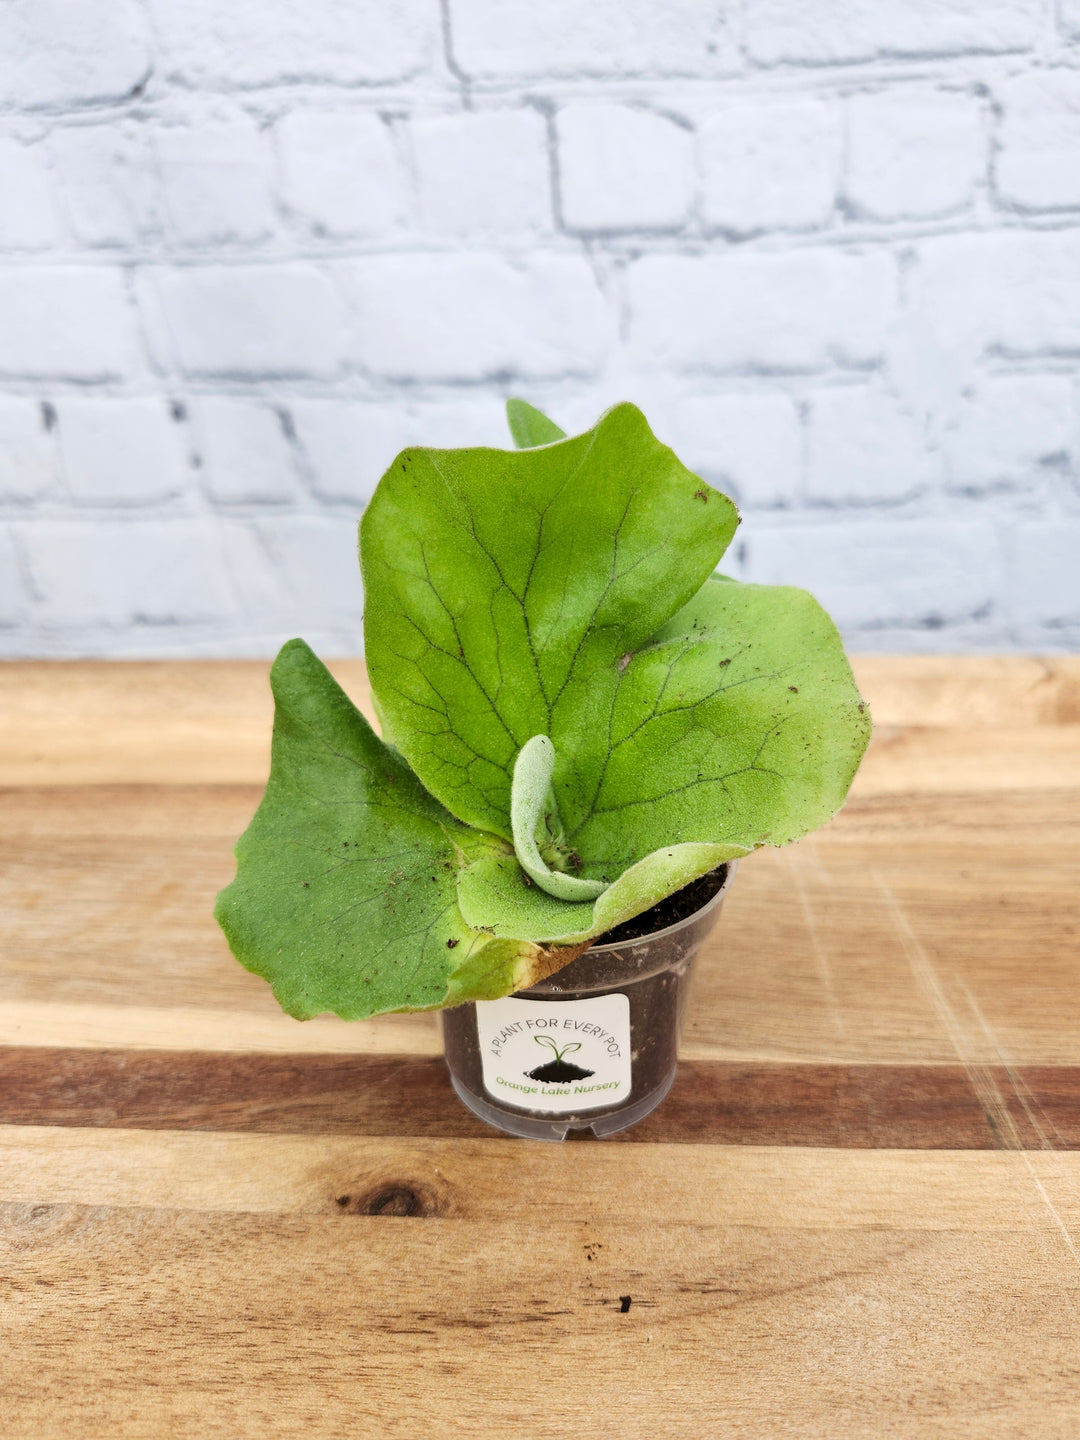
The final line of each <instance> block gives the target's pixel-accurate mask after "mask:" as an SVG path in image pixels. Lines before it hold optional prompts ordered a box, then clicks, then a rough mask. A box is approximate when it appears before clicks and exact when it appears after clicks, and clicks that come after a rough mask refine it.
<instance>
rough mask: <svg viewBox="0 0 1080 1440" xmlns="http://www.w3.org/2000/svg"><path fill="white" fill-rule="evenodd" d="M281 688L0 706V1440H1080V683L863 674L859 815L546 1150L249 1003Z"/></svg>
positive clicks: (791, 878) (163, 667)
mask: <svg viewBox="0 0 1080 1440" xmlns="http://www.w3.org/2000/svg"><path fill="white" fill-rule="evenodd" d="M333 668H334V669H335V673H337V674H338V675H339V678H341V679H342V681H343V683H344V684H345V686H346V688H347V689H348V690H349V691H350V693H352V694H353V695H354V696H355V697H357V698H358V699H359V700H360V701H361V703H362V704H366V687H365V681H364V676H363V667H362V666H361V665H360V664H359V662H356V661H343V662H340V663H338V664H335V666H334V667H333ZM266 671H267V666H266V664H265V663H263V662H258V663H256V662H251V663H242V664H236V663H233V662H228V663H224V662H197V663H190V664H188V663H184V664H174V663H142V662H139V663H131V664H108V665H96V664H90V663H83V662H50V663H48V664H32V663H21V662H19V663H11V664H7V665H0V787H6V788H2V789H0V886H2V887H3V889H2V893H3V894H4V897H5V904H4V909H3V913H2V914H0V1047H5V1048H0V1252H2V1254H3V1262H2V1264H0V1331H2V1338H3V1343H2V1344H0V1391H2V1393H3V1396H4V1409H3V1433H4V1435H5V1437H7V1436H8V1435H10V1436H12V1437H14V1440H45V1437H50V1440H51V1437H52V1436H61V1435H62V1436H65V1437H72V1440H82V1437H86V1440H100V1437H103V1436H108V1437H110V1440H112V1437H118V1440H126V1437H133V1440H134V1437H137V1440H157V1437H159V1436H160V1437H168V1440H187V1437H189V1436H190V1437H192V1440H204V1437H210V1440H213V1437H217V1436H221V1437H228V1440H234V1437H248V1436H251V1437H258V1440H266V1437H277V1436H281V1437H288V1440H292V1437H294V1436H297V1435H304V1436H305V1437H313V1440H322V1437H324V1436H325V1437H331V1436H333V1437H338V1436H341V1435H343V1434H344V1435H359V1436H368V1435H372V1436H374V1435H379V1436H385V1437H389V1440H417V1437H421V1436H422V1437H426V1436H429V1435H437V1436H440V1437H442V1436H447V1437H451V1440H457V1437H462V1440H464V1437H466V1436H467V1437H469V1440H495V1437H499V1440H507V1437H511V1440H517V1437H522V1440H547V1437H549V1436H550V1437H554V1440H560V1437H564V1436H565V1437H571V1436H573V1437H580V1436H582V1435H584V1434H595V1435H600V1436H607V1435H617V1436H623V1435H627V1436H637V1435H640V1434H646V1435H650V1436H654V1435H655V1436H663V1437H665V1440H666V1437H669V1436H670V1437H673V1440H683V1437H687V1440H689V1437H693V1440H702V1437H705V1440H711V1437H712V1436H721V1435H722V1436H724V1437H725V1440H728V1437H734V1440H743V1437H746V1440H762V1437H769V1440H771V1437H773V1436H776V1437H800V1440H839V1437H843V1440H847V1437H849V1436H850V1437H853V1440H877V1437H905V1440H906V1437H911V1440H926V1437H936V1436H941V1437H955V1436H963V1437H964V1440H969V1437H971V1440H1027V1437H1029V1436H1030V1437H1036V1436H1037V1437H1038V1440H1058V1437H1060V1440H1073V1437H1074V1436H1075V1435H1076V1434H1077V1433H1078V1432H1080V1387H1078V1384H1077V1362H1076V1355H1077V1353H1078V1344H1080V1051H1078V1046H1077V1038H1076V1037H1077V1034H1078V1033H1080V1014H1078V996H1080V985H1078V979H1080V976H1078V969H1080V965H1078V959H1080V885H1078V884H1077V877H1078V874H1080V659H1078V658H1076V657H1072V658H1069V657H1059V658H1052V659H1045V660H1044V659H1034V658H1030V657H980V658H974V657H968V658H964V657H929V658H917V659H896V658H892V657H873V656H868V657H860V658H859V659H857V661H856V671H857V674H858V677H859V680H860V684H861V685H862V686H863V689H864V693H866V694H867V696H868V698H869V699H870V701H871V705H872V708H873V710H874V714H875V721H876V725H877V731H876V736H875V740H874V744H873V747H872V750H871V752H870V755H869V756H868V759H867V761H866V764H865V766H864V768H863V771H862V772H861V774H860V777H859V779H858V782H857V784H856V787H855V790H854V792H853V796H852V799H851V801H850V803H849V804H848V806H847V807H846V808H845V810H844V811H843V812H842V813H841V814H840V815H839V816H838V817H837V818H836V819H835V820H834V821H833V822H832V823H831V824H830V825H829V826H828V827H826V828H825V829H824V830H823V831H821V832H819V833H818V834H817V835H815V836H813V837H812V838H810V839H808V840H807V841H805V842H803V843H802V844H800V845H798V846H794V847H790V848H789V849H787V850H785V851H782V852H761V853H759V854H757V855H755V856H753V857H751V858H750V859H749V860H748V861H747V862H745V863H744V864H743V865H742V866H741V868H740V873H739V878H738V881H737V883H736V885H735V887H734V889H733V891H732V894H731V896H730V898H729V900H728V901H727V902H726V905H725V909H724V914H723V917H722V921H721V924H720V926H719V928H718V929H717V931H716V933H715V936H714V938H713V940H712V941H711V942H710V944H709V946H708V947H707V948H706V950H705V952H704V953H703V955H702V957H701V962H700V964H699V966H698V972H697V975H696V980H695V989H694V993H693V996H692V1000H691V1010H690V1015H689V1022H688V1026H687V1031H686V1035H685V1041H684V1045H683V1055H684V1059H683V1062H682V1064H681V1067H680V1074H679V1079H678V1081H677V1083H676V1086H675V1088H674V1089H673V1091H672V1093H671V1095H670V1096H669V1097H668V1099H667V1101H666V1102H665V1104H664V1106H663V1107H662V1108H661V1109H660V1110H659V1111H657V1112H656V1113H655V1114H654V1115H653V1116H651V1117H649V1118H648V1119H647V1120H646V1121H644V1122H643V1123H642V1124H641V1125H640V1126H638V1127H636V1128H635V1129H633V1130H631V1131H629V1132H627V1133H626V1134H625V1135H624V1136H622V1137H621V1138H620V1140H618V1141H616V1143H609V1142H604V1143H599V1142H591V1141H586V1142H584V1143H576V1144H568V1145H562V1146H555V1145H547V1146H545V1145H540V1144H530V1143H528V1142H524V1141H510V1140H506V1139H504V1138H501V1137H499V1136H498V1135H497V1134H496V1133H495V1132H493V1131H491V1130H489V1129H487V1128H486V1127H484V1126H482V1125H481V1124H480V1123H479V1122H477V1121H476V1120H474V1119H473V1117H471V1116H470V1115H469V1114H468V1113H467V1112H465V1111H464V1110H463V1109H462V1108H461V1107H460V1105H459V1104H458V1103H457V1102H456V1100H455V1099H454V1098H453V1097H452V1095H451V1094H450V1092H449V1089H448V1086H447V1082H446V1077H445V1072H444V1069H443V1065H442V1062H441V1060H440V1059H439V1058H438V1048H439V1045H438V1035H437V1031H436V1028H435V1022H434V1020H433V1019H432V1017H430V1016H390V1017H383V1018H380V1019H379V1020H376V1021H372V1022H367V1023H365V1024H357V1025H346V1024H344V1023H343V1022H341V1021H338V1020H335V1019H334V1018H333V1017H322V1018H320V1019H318V1020H315V1021H312V1022H309V1023H307V1024H304V1025H301V1024H298V1023H297V1022H295V1021H292V1020H290V1019H289V1018H288V1017H286V1016H283V1015H282V1014H281V1013H280V1012H279V1011H278V1010H277V1008H276V1006H275V1005H274V1003H273V1000H272V997H271V996H270V994H269V991H268V989H267V987H266V986H265V985H264V984H263V983H262V982H261V981H259V980H258V979H256V978H255V977H254V976H251V975H249V974H247V973H246V972H244V971H243V970H241V969H240V967H239V966H237V965H236V964H235V963H234V962H233V961H232V959H231V957H230V956H229V954H228V951H227V948H226V947H225V944H224V942H223V940H222V938H221V936H220V934H219V933H218V931H217V929H216V927H215V926H214V924H213V921H212V919H211V914H210V911H211V906H212V902H213V897H214V894H215V892H216V891H217V889H218V888H219V887H220V886H221V885H222V884H224V883H226V881H227V880H228V879H229V878H230V877H231V874H232V863H233V862H232V856H231V848H232V844H233V841H234V840H235V838H236V836H237V835H238V834H239V832H240V831H241V830H242V829H243V827H244V825H245V824H246V822H247V820H248V818H249V817H250V815H251V813H252V811H253V810H254V807H255V805H256V804H257V801H258V797H259V794H260V791H261V785H262V782H263V780H264V779H265V772H266V763H267V744H268V738H269V724H270V700H269V692H268V688H267V685H266ZM627 1301H629V1304H627Z"/></svg>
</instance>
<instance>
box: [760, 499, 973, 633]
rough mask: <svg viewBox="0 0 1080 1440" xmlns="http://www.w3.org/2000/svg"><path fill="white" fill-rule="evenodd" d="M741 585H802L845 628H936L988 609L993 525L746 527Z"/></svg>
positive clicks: (913, 523) (869, 523) (937, 522)
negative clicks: (893, 626) (886, 626)
mask: <svg viewBox="0 0 1080 1440" xmlns="http://www.w3.org/2000/svg"><path fill="white" fill-rule="evenodd" d="M742 536H743V541H744V544H745V546H746V572H745V576H744V578H745V579H747V580H753V581H756V582H757V583H759V584H765V585H801V586H803V587H804V588H805V589H807V590H809V591H810V592H811V593H812V594H813V595H815V596H816V597H817V599H818V600H820V601H821V603H822V604H823V605H824V606H825V608H826V610H828V612H829V614H830V615H831V616H832V617H833V619H834V620H835V621H836V622H837V624H838V625H840V626H841V627H843V628H845V629H850V630H860V629H861V630H865V629H868V628H873V627H875V626H884V625H907V626H911V627H913V628H915V627H920V628H924V629H937V628H940V627H941V626H943V625H946V624H949V623H950V622H953V623H955V622H957V621H962V620H965V619H967V618H968V617H970V616H972V615H976V614H978V613H980V612H982V611H985V610H986V609H988V608H989V607H990V606H991V605H992V604H993V602H994V597H995V596H996V594H997V593H998V590H999V585H1000V557H999V553H998V542H997V537H996V535H995V532H994V528H993V526H992V525H990V524H989V523H988V522H986V521H984V520H970V521H967V520H956V519H935V520H896V521H892V522H890V523H889V524H884V523H882V522H881V521H869V520H868V521H862V522H859V521H855V520H851V519H848V518H839V517H838V518H837V519H836V520H834V521H832V522H831V523H830V524H827V525H788V526H786V527H784V528H783V529H781V528H775V529H772V528H770V529H765V528H756V529H755V528H753V527H752V526H751V525H750V524H749V523H748V524H747V525H746V526H745V527H744V529H743V532H742Z"/></svg>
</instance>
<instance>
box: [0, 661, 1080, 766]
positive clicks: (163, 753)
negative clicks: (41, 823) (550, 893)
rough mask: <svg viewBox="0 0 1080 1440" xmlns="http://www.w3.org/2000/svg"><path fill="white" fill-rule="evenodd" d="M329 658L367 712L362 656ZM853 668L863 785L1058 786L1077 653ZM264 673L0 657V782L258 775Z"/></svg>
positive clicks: (1076, 717)
mask: <svg viewBox="0 0 1080 1440" xmlns="http://www.w3.org/2000/svg"><path fill="white" fill-rule="evenodd" d="M329 667H330V669H331V671H332V672H333V674H334V675H335V676H336V678H337V679H338V681H339V682H340V683H341V684H342V686H343V687H344V688H345V690H346V691H347V692H348V693H349V694H350V695H351V696H352V698H353V699H354V700H355V702H356V703H357V704H358V705H359V706H360V708H361V709H362V710H363V711H364V712H365V714H367V716H368V718H369V719H372V720H373V719H374V714H373V711H372V709H371V699H370V690H369V688H368V684H367V677H366V674H365V671H364V666H363V662H362V661H360V660H331V661H330V662H329ZM853 667H854V669H855V674H856V679H857V680H858V682H859V685H860V687H861V689H862V691H863V694H864V695H865V696H866V698H867V699H868V700H869V702H870V708H871V711H872V713H873V715H874V723H875V726H876V727H877V730H878V740H877V741H876V742H875V745H874V747H873V748H872V750H871V753H870V756H869V757H868V760H867V762H866V763H865V765H864V770H863V774H862V777H861V778H860V780H859V782H858V783H859V786H860V787H863V788H865V787H869V789H870V790H872V791H873V792H874V793H879V792H880V791H881V790H882V789H883V788H888V789H889V790H893V789H895V788H896V787H897V786H900V787H901V789H904V788H910V786H911V783H912V781H913V780H914V781H915V783H916V785H917V788H925V787H936V786H937V785H939V784H940V783H942V781H947V780H948V777H949V766H950V765H952V766H960V767H961V771H962V772H963V773H964V778H965V780H967V781H968V782H970V780H972V779H977V777H976V776H974V775H971V774H969V773H966V772H968V771H970V768H971V766H973V765H975V764H977V763H978V762H977V760H975V759H974V758H972V759H970V761H969V760H968V759H967V757H968V754H969V753H971V754H972V755H974V753H975V752H980V753H982V754H983V755H984V756H990V757H991V759H990V766H989V768H990V770H991V772H992V773H993V774H995V775H996V776H998V777H999V784H1001V785H1005V784H1006V782H1008V783H1009V784H1013V785H1020V786H1023V785H1025V784H1040V783H1053V779H1052V774H1051V771H1050V769H1049V768H1048V767H1050V766H1052V764H1053V756H1054V755H1055V754H1061V755H1062V756H1063V758H1064V760H1065V761H1066V762H1068V761H1070V760H1071V761H1072V762H1073V763H1075V759H1076V756H1077V742H1076V737H1075V733H1070V732H1075V731H1076V729H1077V728H1078V727H1080V658H1078V657H1076V656H1050V657H1042V658H1040V657H1031V656H985V657H975V656H911V657H898V656H870V655H863V656H856V657H854V660H853ZM268 671H269V662H268V661H254V660H252V661H235V660H230V661H214V660H197V661H109V662H100V661H96V662H95V661H63V660H58V661H46V662H42V661H5V662H0V785H24V784H33V785H55V784H61V785H63V784H67V785H71V784H75V785H94V784H107V783H109V782H113V781H122V782H125V783H147V784H176V783H183V784H228V783H230V782H236V783H248V784H261V783H263V782H264V780H265V778H266V772H267V768H268V764H269V753H270V751H269V744H270V724H271V719H272V714H273V707H272V703H271V698H270V689H269V684H268V682H267V673H268ZM909 729H910V730H913V731H914V732H915V733H913V734H905V735H904V737H903V739H902V742H901V741H899V740H898V736H899V735H900V732H907V731H908V730H909ZM998 729H1005V730H1010V729H1011V730H1012V731H1013V734H1012V737H1011V738H1010V737H1008V736H1005V737H996V736H995V735H994V733H993V732H994V731H996V730H998ZM1032 730H1039V731H1042V730H1050V731H1053V732H1055V733H1054V734H1051V735H1049V736H1045V735H1040V736H1038V737H1037V738H1034V739H1033V738H1032V737H1031V736H1030V734H1029V735H1028V738H1027V741H1026V742H1025V743H1024V744H1023V745H1022V746H1021V747H1020V748H1019V750H1018V749H1017V735H1018V732H1020V731H1024V732H1030V731H1032ZM956 731H961V732H962V737H963V738H961V740H960V742H959V744H958V743H957V741H956V737H955V735H954V733H953V732H956ZM942 732H945V733H944V734H943V733H942ZM986 732H990V733H986ZM1059 732H1061V733H1059ZM886 737H888V743H887V744H884V743H883V741H884V740H885V739H886ZM1032 746H1033V747H1034V753H1033V754H1032V755H1031V756H1030V757H1028V756H1027V755H1026V754H1025V752H1026V751H1027V750H1028V749H1029V748H1030V747H1032ZM905 772H906V773H907V779H906V781H905ZM1010 777H1011V778H1010ZM975 788H981V786H980V785H978V784H976V786H975Z"/></svg>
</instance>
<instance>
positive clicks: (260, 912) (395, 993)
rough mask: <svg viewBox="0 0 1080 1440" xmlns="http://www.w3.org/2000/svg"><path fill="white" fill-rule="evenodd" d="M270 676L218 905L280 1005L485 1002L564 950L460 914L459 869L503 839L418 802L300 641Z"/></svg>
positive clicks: (402, 771)
mask: <svg viewBox="0 0 1080 1440" xmlns="http://www.w3.org/2000/svg"><path fill="white" fill-rule="evenodd" d="M271 682H272V685H273V689H274V698H275V701H276V707H277V708H276V714H275V720H274V742H273V758H272V764H271V772H270V780H269V783H268V785H267V788H266V794H265V795H264V797H263V801H262V804H261V805H260V806H259V809H258V811H257V813H256V815H255V818H254V819H253V820H252V822H251V824H250V826H249V827H248V829H247V830H246V831H245V833H244V835H243V836H242V837H241V838H240V840H239V842H238V843H237V847H236V855H237V860H238V869H237V876H236V879H235V880H234V881H233V882H232V884H231V885H229V886H228V887H227V888H226V889H225V890H223V891H222V892H221V895H220V896H219V897H218V906H217V918H218V920H219V922H220V924H221V926H222V929H223V930H224V931H225V934H226V936H227V937H228V940H229V943H230V945H231V946H232V948H233V952H234V953H235V955H236V957H237V959H238V960H239V961H240V962H241V964H243V965H245V966H246V967H247V968H248V969H249V970H253V971H254V972H255V973H256V974H257V975H261V976H263V977H264V979H266V980H269V981H270V983H271V985H272V986H273V989H274V994H275V996H276V997H277V1000H278V1002H279V1003H280V1005H281V1006H282V1008H283V1009H284V1010H286V1011H287V1012H288V1013H289V1014H290V1015H294V1016H296V1017H297V1018H298V1019H301V1020H306V1019H309V1018H310V1017H311V1016H313V1015H317V1014H319V1013H320V1012H321V1011H325V1010H331V1011H334V1012H335V1013H336V1014H338V1015H341V1016H343V1017H344V1018H345V1019H348V1020H354V1019H359V1018H361V1017H363V1016H366V1015H373V1014H378V1013H380V1012H383V1011H388V1010H425V1009H431V1008H434V1007H438V1006H442V1005H446V1004H458V1003H460V1002H461V1001H464V1000H478V999H496V998H498V997H499V996H502V995H507V994H510V993H511V992H512V991H513V990H517V989H521V988H522V987H523V986H526V985H529V984H532V983H535V981H536V980H538V979H540V978H542V977H543V976H544V975H546V974H550V973H551V971H552V970H553V969H557V968H559V967H560V966H561V965H564V964H566V963H567V961H568V960H570V959H572V958H573V956H574V955H575V954H577V953H579V951H580V947H578V949H576V950H575V949H570V950H563V951H555V950H552V949H551V948H550V947H548V948H545V947H544V946H542V945H536V944H533V943H531V937H529V936H527V937H526V939H524V940H519V939H516V938H514V937H509V938H508V937H507V934H506V931H505V929H504V930H503V932H502V934H501V935H500V936H494V935H492V934H490V933H488V932H486V931H484V930H481V929H478V928H474V927H471V926H470V925H468V924H467V923H466V922H465V920H464V919H463V917H462V915H461V912H460V909H459V907H458V904H457V891H456V884H457V880H458V876H459V874H460V872H461V871H462V869H464V868H468V867H469V866H470V865H471V864H474V863H477V862H478V861H481V860H485V859H488V860H490V859H496V858H501V857H505V855H506V852H507V849H508V847H507V846H506V845H505V843H504V842H502V841H500V840H499V839H498V838H497V837H494V836H489V835H482V834H479V833H478V832H477V831H475V830H472V829H470V828H469V827H468V826H465V825H462V824H461V823H460V821H457V820H455V819H454V817H453V816H452V815H449V814H448V813H447V812H446V811H445V810H444V809H443V807H442V806H441V805H439V804H438V802H437V801H436V800H434V799H432V797H431V796H430V795H428V794H427V792H426V791H425V790H424V789H423V787H422V786H421V785H420V784H419V782H418V781H417V779H416V777H415V775H413V774H412V772H411V771H410V770H409V768H408V766H407V765H406V764H405V762H404V761H403V760H402V758H401V756H400V755H398V754H397V753H396V752H395V751H393V750H392V749H390V748H389V747H388V746H386V745H384V744H383V743H382V741H380V740H379V739H378V737H377V736H376V735H375V733H374V731H373V730H372V729H371V727H370V726H369V725H368V723H367V721H366V720H365V719H364V717H363V716H362V715H361V714H360V712H359V711H358V710H357V709H356V708H355V707H354V706H353V704H352V702H351V701H350V700H349V699H348V697H347V696H346V695H345V694H344V692H343V691H342V690H341V689H340V687H339V686H338V685H337V683H336V681H335V680H334V679H333V677H332V676H331V675H330V673H329V672H328V671H327V670H326V668H325V667H324V666H323V665H322V664H321V663H320V661H318V660H317V659H316V658H315V656H314V655H313V654H312V652H311V651H310V650H309V649H308V647H307V646H306V645H305V644H304V643H303V641H301V640H292V641H290V642H289V643H288V644H287V645H286V646H285V647H284V648H283V650H282V651H281V654H280V655H279V656H278V659H277V661H276V662H275V664H274V667H273V671H272V673H271ZM525 888H526V887H525V886H524V883H523V882H522V889H523V890H524V889H525ZM536 919H537V917H534V916H530V915H528V913H527V912H526V920H527V921H535V920H536ZM541 928H542V926H541Z"/></svg>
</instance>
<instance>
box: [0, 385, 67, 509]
mask: <svg viewBox="0 0 1080 1440" xmlns="http://www.w3.org/2000/svg"><path fill="white" fill-rule="evenodd" d="M56 478H57V454H56V439H55V436H54V435H53V434H52V433H51V432H50V430H49V429H48V428H47V426H46V424H45V416H44V412H43V410H42V406H41V404H40V403H39V402H38V401H37V400H28V399H26V398H25V396H22V395H0V501H5V500H16V501H26V500H34V499H36V498H37V497H38V496H39V495H43V494H45V493H47V492H48V491H49V490H51V489H52V488H53V485H54V483H55V481H56Z"/></svg>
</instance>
